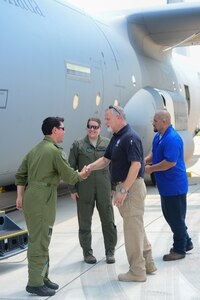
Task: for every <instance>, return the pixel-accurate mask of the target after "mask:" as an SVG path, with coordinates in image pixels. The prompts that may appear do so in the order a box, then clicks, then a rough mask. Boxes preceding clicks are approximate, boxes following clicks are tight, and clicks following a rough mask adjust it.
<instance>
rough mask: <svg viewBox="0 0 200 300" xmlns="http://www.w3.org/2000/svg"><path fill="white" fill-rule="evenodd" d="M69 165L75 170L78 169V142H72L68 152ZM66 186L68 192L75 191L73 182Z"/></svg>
mask: <svg viewBox="0 0 200 300" xmlns="http://www.w3.org/2000/svg"><path fill="white" fill-rule="evenodd" d="M68 161H69V164H70V166H71V167H72V168H73V169H75V170H77V169H78V142H74V143H73V144H72V147H71V149H70V152H69V158H68ZM68 188H69V191H70V193H76V192H77V188H76V185H75V184H74V185H73V184H68Z"/></svg>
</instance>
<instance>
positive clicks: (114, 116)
mask: <svg viewBox="0 0 200 300" xmlns="http://www.w3.org/2000/svg"><path fill="white" fill-rule="evenodd" d="M105 124H106V125H107V126H108V129H109V130H110V131H111V130H112V131H113V132H114V134H113V137H112V139H111V141H110V143H109V145H108V147H107V149H106V151H105V154H104V156H103V157H101V158H99V159H98V160H96V161H95V162H93V163H91V164H90V165H88V168H89V171H94V170H98V169H102V168H104V167H105V166H107V165H108V164H109V163H111V164H110V170H111V178H112V183H113V184H114V185H116V192H115V195H114V204H115V205H116V206H117V207H118V209H119V212H120V214H121V216H122V218H123V223H124V240H125V249H126V254H127V258H128V262H129V271H128V272H126V273H124V274H119V275H118V279H119V280H120V281H137V282H140V281H146V274H148V273H152V272H155V271H156V266H155V264H154V261H153V258H152V250H151V244H150V243H149V241H148V239H147V236H146V233H145V229H144V222H143V216H144V200H145V197H146V186H145V183H144V179H143V176H144V160H143V147H142V143H141V140H140V138H139V136H138V135H137V133H136V132H135V131H134V130H133V129H132V128H131V127H130V126H129V124H127V123H126V118H125V114H124V110H123V108H121V107H120V106H109V108H108V109H107V110H106V111H105Z"/></svg>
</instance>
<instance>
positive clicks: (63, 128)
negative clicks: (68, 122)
mask: <svg viewBox="0 0 200 300" xmlns="http://www.w3.org/2000/svg"><path fill="white" fill-rule="evenodd" d="M57 128H58V129H62V130H63V131H65V127H57Z"/></svg>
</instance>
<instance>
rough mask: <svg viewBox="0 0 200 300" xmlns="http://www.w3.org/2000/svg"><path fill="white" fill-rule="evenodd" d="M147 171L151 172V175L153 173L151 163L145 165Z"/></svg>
mask: <svg viewBox="0 0 200 300" xmlns="http://www.w3.org/2000/svg"><path fill="white" fill-rule="evenodd" d="M145 173H146V174H149V175H150V174H151V173H152V167H151V165H146V166H145Z"/></svg>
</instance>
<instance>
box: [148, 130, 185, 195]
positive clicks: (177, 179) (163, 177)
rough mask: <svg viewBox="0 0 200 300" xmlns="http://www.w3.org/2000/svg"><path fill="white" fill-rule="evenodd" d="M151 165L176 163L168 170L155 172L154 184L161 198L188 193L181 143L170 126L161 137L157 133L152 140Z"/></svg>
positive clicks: (178, 136)
mask: <svg viewBox="0 0 200 300" xmlns="http://www.w3.org/2000/svg"><path fill="white" fill-rule="evenodd" d="M152 152H153V164H157V163H159V162H161V161H162V160H164V159H165V160H167V161H169V162H176V165H175V166H174V167H172V168H170V169H169V170H166V171H160V172H155V173H154V174H155V179H156V184H157V187H158V190H159V193H160V195H161V196H176V195H181V194H185V193H187V191H188V179H187V173H186V169H185V163H184V157H183V141H182V139H181V137H180V135H179V134H178V133H177V131H176V130H174V128H173V127H172V126H170V127H168V129H167V130H166V131H165V133H164V134H163V136H162V137H161V136H160V133H159V132H158V133H157V134H156V136H155V137H154V140H153V150H152Z"/></svg>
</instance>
